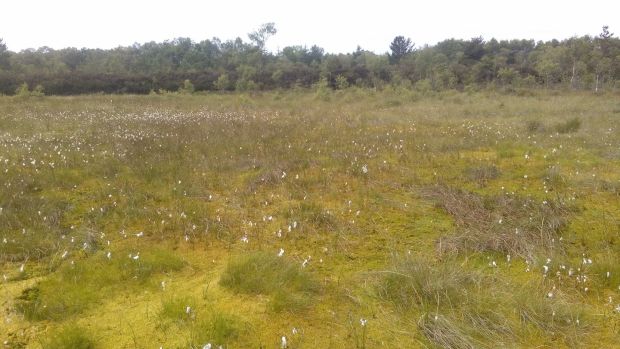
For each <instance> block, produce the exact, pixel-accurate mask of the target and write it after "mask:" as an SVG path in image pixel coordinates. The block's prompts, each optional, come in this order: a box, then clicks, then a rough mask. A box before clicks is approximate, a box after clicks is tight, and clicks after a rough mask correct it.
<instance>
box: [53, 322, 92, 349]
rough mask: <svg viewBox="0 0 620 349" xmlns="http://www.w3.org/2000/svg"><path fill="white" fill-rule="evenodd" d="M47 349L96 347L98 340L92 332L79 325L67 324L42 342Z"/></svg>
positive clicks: (85, 348) (86, 348)
mask: <svg viewBox="0 0 620 349" xmlns="http://www.w3.org/2000/svg"><path fill="white" fill-rule="evenodd" d="M42 346H43V348H45V349H94V348H96V347H97V346H96V342H95V340H93V339H92V336H91V334H90V332H89V331H88V330H86V329H84V328H82V327H79V326H77V325H66V326H64V327H62V328H61V329H60V330H58V331H56V332H54V333H53V334H52V335H51V336H50V337H49V338H48V339H47V340H46V341H44V342H43V344H42Z"/></svg>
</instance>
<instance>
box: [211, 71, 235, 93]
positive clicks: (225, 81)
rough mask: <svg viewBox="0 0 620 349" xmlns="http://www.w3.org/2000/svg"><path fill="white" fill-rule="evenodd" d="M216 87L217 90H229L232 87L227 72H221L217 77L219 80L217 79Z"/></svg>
mask: <svg viewBox="0 0 620 349" xmlns="http://www.w3.org/2000/svg"><path fill="white" fill-rule="evenodd" d="M214 87H215V89H216V90H220V91H226V90H229V89H230V87H231V82H230V79H229V78H228V74H226V73H224V74H221V75H220V76H219V77H218V78H217V81H215V83H214Z"/></svg>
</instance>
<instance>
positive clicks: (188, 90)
mask: <svg viewBox="0 0 620 349" xmlns="http://www.w3.org/2000/svg"><path fill="white" fill-rule="evenodd" d="M194 91H196V88H195V87H194V84H192V82H191V81H189V80H185V81H183V86H182V87H179V92H180V93H183V94H190V95H191V94H192V93H194Z"/></svg>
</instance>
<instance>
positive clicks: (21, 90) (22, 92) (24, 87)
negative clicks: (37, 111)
mask: <svg viewBox="0 0 620 349" xmlns="http://www.w3.org/2000/svg"><path fill="white" fill-rule="evenodd" d="M15 96H16V97H30V90H29V88H28V84H27V83H25V82H24V83H23V84H21V85H19V87H18V88H17V89H16V90H15Z"/></svg>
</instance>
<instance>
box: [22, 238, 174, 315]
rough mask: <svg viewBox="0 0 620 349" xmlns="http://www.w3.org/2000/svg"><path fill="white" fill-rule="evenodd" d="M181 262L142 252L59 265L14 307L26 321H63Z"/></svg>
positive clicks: (158, 253) (157, 252)
mask: <svg viewBox="0 0 620 349" xmlns="http://www.w3.org/2000/svg"><path fill="white" fill-rule="evenodd" d="M183 265H184V262H183V261H182V260H181V259H180V258H178V257H177V256H175V255H173V254H171V253H170V252H166V251H164V250H154V251H145V252H144V253H143V254H141V256H140V258H139V259H137V260H136V259H133V258H128V256H127V255H126V254H124V253H118V254H116V255H113V256H112V258H110V259H108V258H106V256H105V255H104V254H100V255H96V256H93V257H90V258H88V259H85V260H81V261H77V262H75V263H74V264H67V265H64V266H62V267H61V268H60V269H59V270H58V271H57V272H56V273H54V274H52V275H50V276H49V277H48V278H46V279H45V280H43V281H41V282H39V283H38V284H36V285H35V286H34V287H32V288H29V289H26V290H24V291H23V292H22V294H21V295H20V296H19V297H17V299H16V308H17V310H18V311H20V312H21V313H23V314H24V316H25V317H26V318H27V319H29V320H62V319H65V318H67V317H69V316H71V315H74V314H79V313H81V312H82V311H84V310H86V309H87V308H89V307H90V306H91V305H92V304H95V303H97V302H99V301H101V300H102V299H103V298H104V297H105V296H106V295H108V294H112V293H114V292H117V291H122V290H126V289H128V288H129V289H130V288H132V287H144V285H145V284H146V283H147V281H148V279H149V278H150V277H151V276H152V275H154V274H157V273H167V272H172V271H176V270H180V269H181V268H182V267H183Z"/></svg>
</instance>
